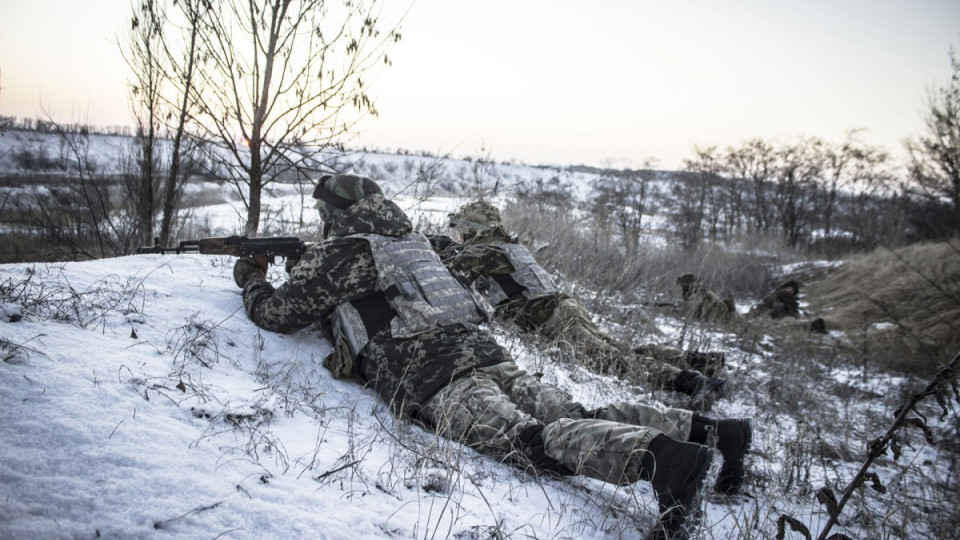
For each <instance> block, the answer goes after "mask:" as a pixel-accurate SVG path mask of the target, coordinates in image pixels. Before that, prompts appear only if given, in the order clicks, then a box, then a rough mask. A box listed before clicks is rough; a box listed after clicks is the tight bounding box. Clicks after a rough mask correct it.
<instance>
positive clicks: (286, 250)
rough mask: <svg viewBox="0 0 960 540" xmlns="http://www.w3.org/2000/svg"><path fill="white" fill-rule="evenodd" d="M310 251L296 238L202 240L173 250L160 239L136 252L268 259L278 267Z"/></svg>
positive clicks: (184, 244) (234, 237)
mask: <svg viewBox="0 0 960 540" xmlns="http://www.w3.org/2000/svg"><path fill="white" fill-rule="evenodd" d="M306 250H307V244H305V243H304V242H303V240H300V239H299V238H297V237H296V236H281V237H276V238H248V237H246V236H226V237H222V238H201V239H199V240H183V241H181V242H180V243H179V244H178V245H176V246H174V247H163V246H161V245H160V239H159V238H154V239H153V246H150V247H142V248H138V249H137V253H141V254H142V253H154V254H160V255H164V254H167V253H176V254H177V255H179V254H181V253H205V254H210V255H232V256H234V257H266V258H267V260H268V261H269V262H270V264H276V262H275V261H276V258H277V257H281V258H284V259H286V260H287V261H290V260H296V259H299V258H300V256H301V255H303V252H304V251H306Z"/></svg>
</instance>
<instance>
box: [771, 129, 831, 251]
mask: <svg viewBox="0 0 960 540" xmlns="http://www.w3.org/2000/svg"><path fill="white" fill-rule="evenodd" d="M778 158H779V167H778V171H777V185H776V209H777V217H778V218H779V220H780V227H781V232H782V233H783V235H784V237H785V238H786V240H787V243H788V244H789V245H790V246H791V247H797V246H798V245H799V244H800V240H801V239H802V237H803V234H804V233H805V232H809V228H810V225H811V222H812V221H813V217H814V205H815V199H816V196H817V184H818V180H819V178H820V175H821V174H822V171H823V142H822V141H820V140H819V139H816V138H809V139H805V140H802V141H800V142H798V143H796V144H790V145H786V146H784V147H783V148H781V149H780V150H779V152H778Z"/></svg>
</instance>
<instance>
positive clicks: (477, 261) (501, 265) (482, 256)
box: [429, 235, 570, 331]
mask: <svg viewBox="0 0 960 540" xmlns="http://www.w3.org/2000/svg"><path fill="white" fill-rule="evenodd" d="M429 238H430V244H431V245H432V246H433V248H434V249H435V250H436V251H437V253H439V254H440V258H441V259H442V260H443V263H444V264H445V265H447V268H449V269H450V270H451V271H453V272H460V273H462V274H465V275H466V276H467V278H468V279H469V280H470V281H471V282H473V283H474V284H475V285H476V286H477V288H478V289H482V288H483V284H482V282H483V280H484V279H496V276H500V275H502V276H509V275H510V274H512V273H513V272H514V271H515V270H516V268H514V267H513V265H512V264H511V263H510V260H509V259H508V257H507V254H506V253H505V251H504V250H503V248H502V247H501V244H503V243H506V242H509V241H510V239H508V238H499V237H496V236H495V237H490V236H481V237H477V238H476V239H474V240H473V241H471V242H470V243H469V244H461V243H459V242H457V241H456V240H453V239H452V238H450V237H448V236H443V235H433V236H430V237H429ZM506 292H507V294H508V295H509V300H507V301H506V302H505V303H503V304H500V305H498V306H497V316H498V317H501V318H504V319H512V320H514V321H515V322H516V323H517V324H518V325H520V327H521V328H523V329H524V330H527V331H535V330H537V329H539V328H540V327H542V326H543V325H544V324H546V322H547V320H549V319H550V316H551V315H553V312H554V311H555V310H556V308H557V305H558V304H559V303H560V302H561V301H562V300H563V299H565V298H570V296H568V295H567V294H565V293H562V292H558V293H554V294H550V295H547V296H543V297H540V298H536V299H533V300H529V299H527V298H525V297H524V296H523V294H522V291H521V290H519V289H514V290H507V291H506Z"/></svg>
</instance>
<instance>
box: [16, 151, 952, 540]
mask: <svg viewBox="0 0 960 540" xmlns="http://www.w3.org/2000/svg"><path fill="white" fill-rule="evenodd" d="M8 135H9V134H8ZM3 148H6V151H7V153H6V154H3V150H2V149H3ZM10 148H11V147H10V146H9V145H8V146H6V147H3V146H0V157H2V159H0V169H2V166H6V165H8V164H9V163H10V162H9V161H8V159H7V158H8V157H9V155H10V154H9V151H10ZM51 151H52V149H51ZM105 151H106V150H104V152H105ZM4 156H5V157H4ZM360 158H362V159H363V161H362V162H360V161H354V162H352V163H353V164H352V165H351V166H352V167H353V168H355V169H357V172H359V173H361V174H370V175H371V176H374V177H378V178H391V179H392V180H391V181H389V182H384V189H385V190H386V192H387V194H388V195H389V196H391V197H393V198H395V199H396V200H397V202H398V203H399V204H400V206H401V207H402V208H404V209H405V210H406V211H408V212H409V213H410V215H411V217H412V219H413V221H414V223H415V224H417V226H418V228H421V229H422V228H426V227H434V228H443V227H444V225H445V220H446V214H447V213H449V212H451V211H453V210H455V209H456V208H457V207H459V205H460V204H462V203H463V202H465V201H466V200H468V199H469V198H470V195H469V194H468V193H469V188H470V183H471V182H473V181H475V180H476V179H475V178H473V177H471V175H472V174H475V172H474V171H476V169H475V166H476V164H475V163H471V162H469V161H465V160H448V161H443V162H441V163H440V164H439V166H440V167H443V168H444V171H445V172H444V174H443V175H441V176H440V178H443V179H445V181H448V182H453V181H456V182H459V183H460V184H459V185H458V186H454V187H456V189H446V188H443V187H442V186H439V189H437V190H435V191H434V192H433V193H431V194H430V196H425V195H426V194H425V193H423V192H419V193H418V192H417V189H420V186H419V185H415V184H414V180H416V179H417V178H418V177H419V176H420V175H421V174H422V172H423V171H424V170H425V169H426V168H429V167H430V166H434V167H437V166H438V165H437V164H436V163H434V162H435V161H436V160H434V159H432V158H429V157H423V156H409V155H387V154H365V155H363V156H359V157H355V158H352V159H360ZM0 172H3V171H0ZM482 172H483V175H484V182H487V184H485V185H486V186H487V187H489V181H491V180H492V181H493V182H496V181H497V180H499V181H500V182H501V183H500V186H501V187H502V189H501V190H500V191H499V192H498V195H497V198H496V199H495V200H496V202H498V203H500V204H504V203H506V202H508V200H509V197H511V196H512V194H513V193H514V192H513V191H512V189H513V187H515V186H516V185H518V184H520V183H528V184H529V183H531V182H532V183H535V182H536V181H537V180H538V179H540V180H544V181H546V180H549V179H551V178H557V179H559V180H560V181H562V182H564V183H569V185H570V186H572V189H573V190H574V191H575V192H576V193H577V197H578V198H580V199H582V198H583V197H585V194H586V191H584V190H585V189H586V186H589V184H590V182H591V181H592V180H594V179H595V178H596V176H595V175H590V174H587V173H582V172H574V171H565V170H553V169H543V168H537V167H530V166H523V165H502V164H501V165H497V166H496V167H493V168H488V169H486V170H484V171H482ZM378 173H379V174H378ZM3 189H9V188H3ZM191 189H197V190H198V191H203V192H209V191H211V190H219V192H218V194H217V197H215V198H216V199H217V200H221V201H223V202H221V203H218V204H214V205H211V206H205V207H202V208H197V209H194V210H193V212H194V219H197V220H201V221H205V222H207V223H210V224H213V227H212V228H213V230H215V231H220V232H222V233H223V234H235V233H236V232H238V231H239V230H242V226H241V224H242V222H243V217H242V216H243V214H244V212H243V210H242V205H241V203H240V202H239V200H238V199H237V198H236V197H234V196H233V195H232V194H231V189H232V188H231V187H230V186H229V185H227V184H220V185H217V184H214V183H204V184H203V185H197V186H196V187H192V188H191ZM656 189H657V190H660V191H664V188H663V186H657V187H656ZM265 200H266V204H267V205H268V206H269V207H270V208H269V212H266V211H265V215H267V214H269V215H271V216H276V217H275V218H274V219H277V220H286V221H288V222H296V223H298V225H299V226H302V227H303V228H304V230H310V229H311V228H316V227H317V226H318V225H319V220H318V216H317V214H316V212H315V211H314V210H313V209H312V208H309V207H308V208H306V209H303V201H304V199H303V198H302V194H301V193H300V192H299V191H298V189H297V187H296V186H290V185H275V186H274V187H273V188H271V190H269V192H268V193H267V195H266V197H265ZM306 201H307V205H308V206H309V205H310V203H311V202H312V201H310V200H309V195H307V199H306ZM652 210H654V211H656V210H657V209H656V208H653V209H652ZM645 219H646V218H645ZM647 223H648V224H650V225H652V226H654V227H653V228H652V229H651V230H656V229H657V228H658V227H661V226H663V227H665V226H666V223H665V221H664V218H663V215H662V214H656V215H653V216H650V219H649V220H647ZM275 227H276V228H278V229H279V228H281V227H280V225H279V224H277V225H275ZM270 230H271V224H270V223H265V224H264V228H263V231H264V232H265V233H269V231H270ZM217 234H219V232H218V233H217ZM651 238H652V239H651V242H653V243H655V242H656V236H655V235H651ZM233 262H234V261H233V260H232V259H231V258H229V257H221V256H209V255H197V254H185V255H179V256H174V255H166V256H158V255H134V256H128V257H119V258H114V259H103V260H98V261H89V262H72V263H59V264H5V265H0V400H2V401H0V441H2V442H0V538H4V539H5V538H44V539H46V538H54V539H57V538H64V539H66V538H71V539H72V538H98V537H102V538H190V539H192V538H325V539H348V538H423V539H433V538H459V539H474V538H476V539H481V538H551V539H554V538H556V539H560V538H596V539H600V538H642V537H643V536H644V534H645V533H646V531H647V530H648V529H649V528H650V527H651V526H652V525H653V522H654V515H653V512H654V511H655V509H656V503H655V500H654V498H653V495H652V493H651V491H650V488H649V484H647V483H644V482H641V483H638V484H636V485H633V486H621V487H615V486H610V485H605V484H602V483H599V482H596V481H592V480H589V479H584V478H581V477H576V478H570V479H563V480H556V479H537V478H533V477H531V476H528V475H526V474H525V473H522V472H520V471H518V470H517V469H515V468H513V467H510V466H508V465H502V464H499V463H497V462H495V461H494V460H492V459H490V458H487V457H484V456H480V455H478V454H475V453H474V452H472V451H470V450H467V449H465V448H463V447H462V446H460V445H457V444H455V443H451V442H449V441H445V440H442V439H438V438H436V437H435V436H433V435H432V434H431V433H429V432H428V431H425V430H423V429H422V428H420V427H418V426H416V425H412V424H409V423H407V422H401V421H398V420H397V419H395V418H394V417H393V416H392V415H391V414H390V413H389V411H387V410H386V409H385V408H384V407H383V406H382V405H381V404H380V403H379V402H378V400H377V399H376V396H375V395H374V394H373V393H371V392H369V391H367V390H365V389H363V388H361V387H359V386H358V385H357V384H354V383H351V382H345V381H338V380H334V379H332V378H331V376H330V374H329V373H328V372H327V371H326V370H325V369H324V368H323V367H322V359H323V358H324V357H325V355H326V354H327V353H328V352H329V351H330V343H329V342H328V341H327V340H326V339H325V338H324V337H323V335H322V332H321V331H320V330H319V329H316V328H312V329H307V330H304V331H301V332H297V333H295V334H292V335H287V336H283V335H277V334H273V333H270V332H264V331H260V330H259V329H257V328H256V327H255V326H254V325H253V324H252V323H250V321H249V320H248V319H247V317H246V315H245V314H244V312H243V310H242V307H241V299H240V290H239V289H238V288H237V287H236V286H235V285H234V283H233V280H232V278H231V270H232V266H233ZM790 269H792V268H790V267H785V268H784V269H782V270H784V273H785V272H786V271H788V270H790ZM271 277H272V279H273V280H274V281H275V282H280V281H282V280H283V279H284V275H283V272H282V270H280V271H278V270H274V271H272V274H271ZM564 285H565V286H568V285H576V284H566V283H565V284H564ZM571 290H572V287H571ZM741 307H743V306H741ZM630 309H644V308H642V307H641V306H631V307H630ZM647 319H648V320H649V321H651V323H650V324H651V327H649V328H644V329H642V333H643V334H644V335H646V336H656V339H658V340H659V341H662V342H667V343H673V342H676V341H677V340H678V339H679V337H680V336H681V335H683V336H685V338H686V340H687V342H688V343H689V342H691V341H692V342H695V343H699V344H702V345H703V346H705V347H709V348H711V349H719V350H723V351H724V352H725V353H726V354H727V358H728V370H727V373H726V374H725V377H727V378H728V380H729V381H730V385H731V388H732V392H731V395H730V396H729V397H728V398H727V399H725V400H722V401H720V402H718V404H717V405H716V406H715V408H714V410H713V411H712V412H711V413H710V415H711V416H716V417H749V418H752V419H753V420H754V427H755V438H754V443H753V447H752V452H751V454H750V456H749V457H748V477H747V482H746V486H745V490H744V491H745V494H744V495H741V496H735V497H721V496H717V495H713V494H711V495H710V496H708V497H707V500H706V501H704V503H703V504H704V507H703V510H704V514H703V520H702V523H701V525H700V527H699V529H698V534H697V535H695V536H697V537H700V538H706V539H727V538H730V539H735V538H742V539H753V538H773V537H775V536H776V533H777V528H778V520H780V518H781V516H783V515H785V514H786V515H789V516H791V517H792V518H795V519H796V520H798V522H799V523H802V524H805V525H806V526H807V527H809V528H810V530H811V531H812V533H813V534H814V536H815V535H816V533H817V531H818V530H819V529H820V527H822V526H823V524H824V523H825V522H826V520H827V514H826V511H825V509H824V508H823V507H822V506H821V505H820V504H819V503H817V501H816V498H815V491H816V490H817V489H819V488H820V487H822V486H824V485H827V486H830V487H832V488H833V489H834V491H835V492H837V493H838V494H839V491H840V489H839V488H842V487H843V486H844V485H845V484H846V482H848V481H849V480H850V479H851V478H853V476H854V475H855V473H856V471H857V469H858V468H859V465H860V460H861V459H862V456H863V450H864V448H865V447H866V444H867V441H869V440H872V439H874V438H876V437H879V436H880V435H881V434H882V430H883V429H885V426H887V425H889V421H890V420H891V419H892V416H891V415H892V411H893V410H894V409H895V407H896V406H898V405H899V404H900V403H902V400H900V399H899V395H900V394H901V393H902V392H903V391H904V390H903V389H904V388H905V387H907V385H909V384H911V383H913V385H914V386H916V381H909V380H907V379H904V378H900V377H892V376H889V375H886V374H883V373H880V372H877V371H875V370H873V369H872V368H870V367H869V366H850V365H847V364H843V363H838V362H836V361H835V358H836V355H833V354H831V353H830V348H831V345H832V343H833V342H832V341H831V340H838V339H841V338H842V336H837V335H831V336H827V337H825V338H822V341H821V342H818V343H816V344H814V345H815V346H812V347H811V348H810V350H809V351H805V352H804V353H802V354H798V353H797V352H795V351H784V350H781V349H779V348H778V347H779V344H778V339H777V337H778V336H776V335H771V334H767V335H761V336H759V337H758V338H757V339H756V341H755V342H754V343H750V344H745V343H744V341H745V340H744V338H743V336H738V335H735V334H732V333H727V332H725V331H722V330H721V329H717V328H713V327H699V326H696V325H694V326H691V325H688V324H687V323H685V322H684V321H683V320H682V319H679V318H677V317H676V316H675V314H672V313H670V312H669V311H667V312H651V313H649V314H647ZM605 324H606V323H605ZM489 330H490V331H492V332H494V334H495V335H496V337H497V338H498V340H499V341H500V342H501V344H503V345H504V346H505V347H506V348H507V349H508V350H509V351H510V352H511V354H512V355H513V356H514V357H515V358H516V360H517V362H518V363H519V364H520V365H521V366H524V367H526V368H528V369H529V370H530V371H534V372H540V373H543V377H544V380H547V381H549V382H552V383H555V384H557V385H558V386H560V387H562V388H564V389H565V390H567V391H569V392H570V393H571V394H572V395H573V396H574V398H575V399H577V400H579V401H581V402H582V403H583V404H584V405H585V406H587V407H588V408H589V407H596V406H599V405H602V404H604V403H607V402H612V401H618V400H645V401H655V400H661V401H664V402H667V403H670V398H671V396H670V395H669V394H666V393H663V392H650V391H646V390H644V389H641V388H636V387H632V386H629V385H626V384H623V383H622V382H619V381H617V380H615V379H611V378H605V377H600V376H597V375H594V374H591V373H588V372H584V371H582V370H577V369H573V368H570V367H567V366H560V365H557V364H555V363H553V362H552V361H550V360H549V358H548V357H547V356H545V355H544V354H543V353H542V352H541V351H539V350H537V349H536V347H535V346H533V345H535V344H533V343H531V341H529V340H527V339H523V338H521V337H519V336H518V335H517V334H516V332H515V330H514V329H512V328H510V327H502V326H499V325H493V326H491V327H490V328H489ZM640 330H641V329H637V331H638V333H639V332H640ZM818 339H819V338H818ZM748 345H749V346H748ZM928 412H929V411H928ZM954 413H955V410H954ZM954 416H955V414H954ZM928 418H929V424H930V425H931V427H932V429H933V430H934V434H935V435H936V436H937V437H940V436H942V435H944V434H946V435H949V434H951V433H952V436H953V437H954V438H955V437H956V431H955V428H953V430H952V431H951V428H950V424H949V422H950V421H951V420H950V418H947V419H940V420H938V419H937V417H936V415H935V414H933V415H928ZM903 441H904V443H905V444H904V446H903V447H902V450H903V453H904V455H903V456H902V457H901V458H900V460H898V461H896V462H895V461H894V460H893V459H892V458H891V457H889V456H888V457H885V458H883V459H881V460H880V461H878V463H877V464H876V465H875V466H874V469H873V470H875V471H876V472H877V473H878V478H879V480H880V481H881V482H882V483H883V485H884V486H886V488H887V493H886V494H877V493H874V492H873V491H871V490H869V489H860V490H858V491H857V495H856V497H855V501H854V503H852V504H851V506H848V510H847V512H846V513H845V516H846V515H849V516H851V517H845V519H844V520H842V521H843V526H842V527H839V528H838V529H836V530H840V531H843V532H844V533H846V534H849V535H850V536H851V537H853V538H865V537H867V535H871V537H880V538H918V537H919V538H923V537H927V538H947V539H949V538H957V537H958V536H960V534H957V533H956V531H950V530H937V527H936V526H935V525H928V524H929V523H934V524H935V523H937V519H938V517H940V515H944V516H945V515H946V509H947V508H949V507H950V506H951V505H955V502H951V501H949V500H944V496H943V494H944V493H949V492H950V486H956V485H957V481H956V473H957V470H956V456H955V455H954V454H951V453H949V452H947V451H945V450H942V449H938V447H936V446H931V445H929V444H927V443H925V442H924V439H923V437H922V436H919V435H918V433H917V432H913V433H910V434H905V435H904V436H903ZM715 472H716V471H715V470H714V473H715ZM868 484H869V483H868ZM943 486H946V487H945V488H944V487H943ZM854 505H856V510H855V511H851V510H850V509H851V508H852V507H853V506H854ZM944 519H947V518H946V517H944ZM787 528H788V530H789V525H788V526H787ZM792 534H794V536H790V535H791V533H790V532H788V533H787V535H786V538H800V537H801V536H802V535H801V534H800V533H792Z"/></svg>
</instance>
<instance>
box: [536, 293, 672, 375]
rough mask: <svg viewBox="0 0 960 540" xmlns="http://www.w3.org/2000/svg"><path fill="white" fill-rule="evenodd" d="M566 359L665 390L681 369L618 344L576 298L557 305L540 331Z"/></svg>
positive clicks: (562, 301) (566, 299)
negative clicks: (665, 386) (664, 387)
mask: <svg viewBox="0 0 960 540" xmlns="http://www.w3.org/2000/svg"><path fill="white" fill-rule="evenodd" d="M540 334H541V335H542V336H544V337H545V338H547V339H549V340H551V341H552V342H553V344H554V345H555V346H556V347H558V348H559V349H560V352H561V355H563V356H564V357H566V358H568V359H571V360H574V361H578V362H579V363H581V364H585V365H587V367H589V368H591V369H593V370H594V371H598V372H602V373H607V372H612V373H616V374H618V375H625V376H627V377H629V378H630V379H631V380H634V381H636V382H640V383H647V384H653V385H655V386H657V387H663V386H664V385H666V384H667V383H669V382H672V381H673V380H674V379H676V378H677V376H678V375H679V374H680V371H681V368H679V367H676V366H675V365H670V364H668V363H666V362H663V361H662V360H660V359H658V358H654V357H652V356H650V355H647V354H637V353H636V352H634V351H631V350H630V349H629V347H627V346H625V345H623V344H619V343H616V342H615V341H614V340H613V339H612V338H611V337H610V336H608V335H607V334H606V333H605V332H603V331H602V330H600V328H599V327H598V326H597V325H596V323H594V322H593V320H592V319H591V318H590V313H589V312H588V311H587V309H586V308H585V307H584V306H583V304H581V303H580V302H579V301H578V300H576V299H575V298H564V299H563V300H561V301H560V302H558V303H557V306H556V309H554V311H553V314H551V316H550V318H549V319H548V320H547V322H546V323H544V325H543V327H542V328H541V329H540Z"/></svg>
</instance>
